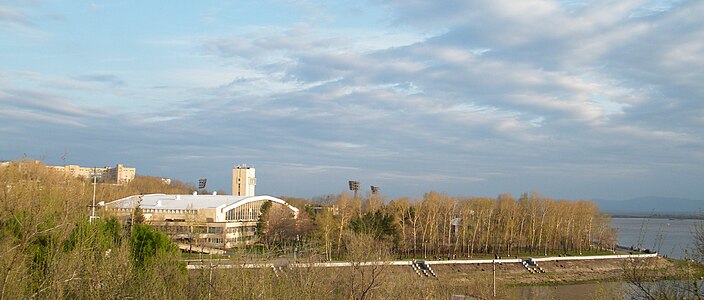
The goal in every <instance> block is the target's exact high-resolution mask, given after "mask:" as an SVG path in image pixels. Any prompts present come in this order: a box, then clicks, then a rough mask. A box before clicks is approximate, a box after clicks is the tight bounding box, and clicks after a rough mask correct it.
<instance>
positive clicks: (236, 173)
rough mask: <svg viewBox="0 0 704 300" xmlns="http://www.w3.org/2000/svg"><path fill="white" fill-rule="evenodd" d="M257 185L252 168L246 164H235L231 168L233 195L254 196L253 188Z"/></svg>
mask: <svg viewBox="0 0 704 300" xmlns="http://www.w3.org/2000/svg"><path fill="white" fill-rule="evenodd" d="M256 185H257V178H256V176H255V172H254V168H252V167H247V165H241V166H235V167H234V168H232V195H233V196H254V188H255V187H256Z"/></svg>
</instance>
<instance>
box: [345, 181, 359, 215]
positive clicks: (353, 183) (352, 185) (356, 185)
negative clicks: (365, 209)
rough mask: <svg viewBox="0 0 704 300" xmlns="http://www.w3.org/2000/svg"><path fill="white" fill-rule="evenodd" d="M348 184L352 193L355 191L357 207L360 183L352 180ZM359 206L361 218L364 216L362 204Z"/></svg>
mask: <svg viewBox="0 0 704 300" xmlns="http://www.w3.org/2000/svg"><path fill="white" fill-rule="evenodd" d="M348 183H349V185H350V191H354V202H355V205H357V200H358V199H357V191H359V181H353V180H350V181H349V182H348ZM358 206H359V216H360V217H361V216H362V203H361V202H360V203H359V205H358Z"/></svg>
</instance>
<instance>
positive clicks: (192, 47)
mask: <svg viewBox="0 0 704 300" xmlns="http://www.w3.org/2000/svg"><path fill="white" fill-rule="evenodd" d="M702 16H704V1H665V0H662V1H645V0H644V1H632V0H619V1H588V0H585V1H576V0H575V1H547V0H516V1H507V0H476V1H466V0H460V1H454V0H448V1H420V0H406V1H387V0H371V1H349V2H348V1H341V2H337V1H306V0H300V1H298V0H274V1H267V0H263V1H167V2H164V1H100V2H92V1H80V0H77V1H61V0H0V160H16V159H22V158H31V159H40V160H43V161H44V162H45V163H47V164H52V165H64V164H76V165H81V166H110V165H115V164H118V163H122V164H124V165H126V166H128V167H135V168H137V173H138V174H139V175H150V176H160V177H168V178H174V179H179V180H182V181H186V182H193V183H195V182H196V181H197V180H198V179H199V178H208V186H207V188H208V189H210V190H218V189H220V190H224V191H227V192H228V193H229V192H230V191H231V186H230V185H231V181H230V180H231V169H232V167H233V166H235V165H241V164H247V165H248V166H252V167H255V168H256V172H257V194H271V195H276V196H278V195H285V196H298V197H314V196H320V195H325V194H334V193H339V192H342V191H344V190H346V189H347V181H348V180H357V181H360V182H361V188H362V191H363V192H364V193H366V192H367V191H368V190H369V186H370V185H374V186H379V187H380V189H381V193H382V194H383V195H385V196H387V197H390V198H396V197H401V196H411V197H415V196H421V195H423V193H426V192H429V191H438V192H443V193H447V194H449V195H462V196H491V197H493V196H496V195H498V194H500V193H512V194H514V195H516V196H517V195H520V194H521V193H524V192H539V193H541V194H544V195H547V196H551V197H554V198H567V199H591V198H601V199H628V198H634V197H639V196H672V197H683V198H691V199H704V196H702V195H703V194H704V181H703V179H704V130H702V129H704V84H703V83H704V18H702Z"/></svg>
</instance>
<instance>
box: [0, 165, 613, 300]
mask: <svg viewBox="0 0 704 300" xmlns="http://www.w3.org/2000/svg"><path fill="white" fill-rule="evenodd" d="M92 188H93V187H92V185H91V184H90V182H88V181H86V180H84V179H80V178H72V177H66V176H63V175H62V174H59V173H56V172H55V171H52V170H50V169H47V168H45V167H44V166H43V165H41V164H40V163H39V164H37V163H34V162H24V161H20V162H14V163H12V164H10V165H8V166H4V167H2V168H1V169H0V193H1V194H0V225H1V226H0V253H2V255H0V280H1V281H2V283H1V288H2V289H1V291H0V299H6V298H7V299H10V298H72V299H73V298H75V299H84V298H91V299H94V298H127V297H130V298H157V299H163V298H174V299H185V298H188V299H197V298H211V297H213V296H216V297H227V298H237V299H242V298H266V299H270V298H290V299H311V298H348V299H364V298H388V297H394V298H447V297H449V294H450V293H459V294H466V295H475V296H479V297H488V296H489V295H490V294H489V292H490V291H491V287H490V282H488V278H487V277H480V278H471V279H468V281H466V282H462V284H459V285H457V284H456V283H455V284H454V285H453V286H452V287H451V288H450V287H449V286H448V283H446V282H442V281H432V280H422V281H419V280H421V279H422V278H416V277H413V276H410V277H409V276H404V275H403V274H397V273H394V271H393V270H391V269H390V268H389V267H388V266H386V265H383V264H380V265H378V266H373V267H368V266H366V267H365V266H361V265H360V264H355V265H354V266H353V267H351V268H341V269H339V270H336V272H334V273H333V274H331V273H330V272H329V269H328V271H325V269H314V268H297V269H291V270H288V271H286V272H285V273H284V274H277V273H275V272H272V270H268V269H250V270H242V269H230V270H219V271H218V270H208V269H201V270H197V271H187V270H186V269H185V265H184V263H183V262H182V254H180V253H179V251H178V249H177V248H176V247H175V246H174V245H173V243H172V242H171V241H170V240H169V239H168V237H167V236H166V235H164V234H163V233H161V232H159V231H155V230H153V229H152V228H151V227H149V226H148V225H147V224H140V222H139V221H138V219H135V221H134V222H132V223H131V224H129V226H126V225H125V224H122V223H120V222H119V221H118V220H117V219H115V218H111V217H109V216H103V218H100V219H97V220H94V222H93V223H89V222H88V221H87V220H88V208H87V205H88V204H90V199H91V197H92ZM97 189H98V190H97V195H98V198H99V199H102V200H113V199H119V198H122V197H126V196H130V195H135V194H143V193H181V194H185V193H190V191H191V190H193V187H192V186H191V185H188V184H183V183H180V182H178V181H172V183H171V184H165V183H164V182H163V181H162V180H161V179H159V178H150V177H141V176H140V177H138V178H137V179H135V180H134V181H133V182H131V183H130V184H128V185H109V184H99V185H98V186H97ZM365 198H366V199H361V198H353V197H350V196H349V195H347V194H344V193H343V194H340V195H336V196H332V197H327V198H325V201H307V200H304V199H292V198H289V199H287V201H289V202H290V203H293V204H294V205H298V206H299V207H300V208H302V209H304V210H305V211H307V212H308V214H305V215H304V217H303V218H302V219H301V220H298V221H295V222H293V221H288V220H282V218H280V217H276V216H277V214H276V213H265V214H263V218H262V219H261V220H260V222H261V224H260V226H258V230H257V233H258V235H259V237H260V241H261V244H260V245H259V247H261V248H260V249H261V250H262V255H264V256H267V255H271V256H273V254H274V253H279V254H282V253H283V254H286V253H291V252H293V251H296V253H297V254H298V256H297V257H298V259H299V260H303V261H311V262H317V261H329V260H333V259H344V260H347V261H352V262H362V261H373V260H386V259H395V258H413V257H427V258H429V259H430V258H460V257H477V256H487V255H497V256H514V255H518V254H519V253H521V254H524V253H528V254H536V255H541V254H542V255H550V254H567V253H586V252H587V251H597V250H598V249H612V247H613V244H614V242H615V236H614V231H613V229H611V228H609V226H608V224H609V220H608V216H605V215H603V214H600V213H599V212H598V209H597V207H596V206H595V205H594V204H593V203H591V202H589V201H577V202H572V201H557V200H553V199H549V198H546V197H543V196H541V195H538V194H524V195H522V196H521V197H520V198H519V199H518V200H516V199H514V198H513V197H512V196H511V195H508V194H503V195H500V196H499V197H498V198H497V199H491V198H459V197H449V196H447V195H443V194H439V193H434V192H431V193H428V194H426V195H424V196H423V197H422V199H396V200H393V201H391V202H390V203H389V204H388V205H385V204H384V203H385V202H386V201H385V199H383V198H382V197H379V196H377V195H369V196H368V197H365ZM318 200H321V199H318ZM316 206H317V207H324V208H325V209H322V210H321V211H318V212H315V211H314V210H313V209H312V208H313V207H316ZM328 208H329V209H328ZM292 222H293V223H292ZM245 252H246V251H242V252H237V253H233V255H232V256H231V258H230V259H232V260H233V261H235V262H247V261H250V260H251V257H252V256H251V255H250V254H247V253H245Z"/></svg>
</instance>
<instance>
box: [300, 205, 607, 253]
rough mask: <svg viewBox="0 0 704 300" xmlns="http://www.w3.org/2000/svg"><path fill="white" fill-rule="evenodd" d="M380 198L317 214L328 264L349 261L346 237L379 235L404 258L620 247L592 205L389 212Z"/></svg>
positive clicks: (397, 208)
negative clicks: (347, 234)
mask: <svg viewBox="0 0 704 300" xmlns="http://www.w3.org/2000/svg"><path fill="white" fill-rule="evenodd" d="M374 197H378V196H370V197H368V198H366V199H361V198H356V199H355V198H354V197H352V196H350V195H349V194H346V193H342V194H340V195H335V196H329V197H327V198H326V201H325V202H326V203H325V206H324V207H325V208H326V209H318V212H316V213H311V215H312V218H313V222H314V224H315V226H314V229H313V231H312V232H311V235H310V237H311V240H312V242H313V243H314V244H316V245H317V247H318V249H320V251H321V252H322V253H324V255H325V256H326V257H327V258H328V259H333V258H336V257H344V253H343V249H344V244H343V239H342V237H343V236H344V235H345V233H346V232H364V233H369V234H372V235H373V236H375V237H376V238H377V239H378V240H379V241H383V242H388V243H390V244H391V245H392V249H393V251H394V253H395V254H396V255H397V256H399V257H404V258H411V257H426V258H427V257H432V258H470V257H475V256H486V255H498V256H514V255H519V254H520V255H552V254H581V253H585V252H589V253H594V252H598V251H604V250H611V249H613V247H614V245H615V243H616V231H615V230H614V229H613V228H611V227H610V226H609V225H610V217H609V216H608V215H606V214H603V213H601V212H599V209H598V207H597V206H596V205H595V204H594V203H593V202H591V201H587V200H581V201H568V200H555V199H552V198H549V197H545V196H542V195H540V194H537V193H526V194H523V195H521V196H520V197H519V198H518V199H515V198H514V197H513V196H512V195H510V194H501V195H499V196H498V197H497V198H486V197H482V198H475V197H473V198H467V197H451V196H448V195H446V194H441V193H437V192H430V193H427V194H425V195H424V196H423V197H422V198H421V199H415V200H414V199H409V198H400V199H394V200H392V201H390V202H389V203H388V204H383V203H382V202H381V201H379V199H375V198H374ZM308 205H309V207H310V206H311V205H315V204H308ZM318 205H320V203H318ZM308 211H309V212H310V211H311V210H310V209H308Z"/></svg>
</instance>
